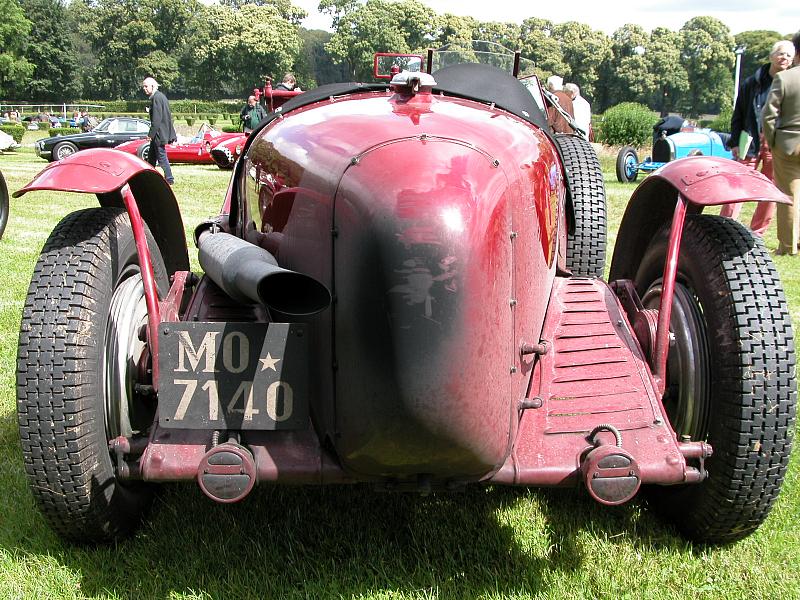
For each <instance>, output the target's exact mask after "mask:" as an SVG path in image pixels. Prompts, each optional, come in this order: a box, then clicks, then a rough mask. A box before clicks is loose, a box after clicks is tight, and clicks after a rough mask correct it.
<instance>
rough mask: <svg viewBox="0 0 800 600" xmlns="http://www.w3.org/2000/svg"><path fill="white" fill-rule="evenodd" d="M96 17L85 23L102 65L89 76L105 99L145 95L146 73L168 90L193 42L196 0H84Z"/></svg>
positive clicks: (98, 60) (84, 28)
mask: <svg viewBox="0 0 800 600" xmlns="http://www.w3.org/2000/svg"><path fill="white" fill-rule="evenodd" d="M84 2H85V3H86V4H87V5H88V6H90V7H91V9H92V10H91V19H89V20H88V21H85V22H82V23H81V28H82V33H83V34H84V35H85V36H86V37H87V39H89V40H90V41H91V45H92V50H93V52H94V54H95V56H96V58H97V64H96V66H95V68H94V69H93V71H92V73H91V75H90V77H91V81H92V85H93V87H94V89H95V90H96V92H97V93H98V95H100V97H101V98H129V97H131V96H136V95H141V92H140V91H139V85H140V83H141V80H142V79H143V78H144V77H148V76H152V77H155V78H156V79H157V80H158V81H159V83H160V84H161V85H162V86H163V87H165V88H168V89H169V88H172V87H173V86H176V85H177V84H178V83H179V79H180V78H181V74H180V70H179V68H178V56H180V55H181V50H182V48H183V46H184V44H186V42H187V40H188V32H189V31H191V30H192V23H193V21H194V18H195V15H196V14H198V13H199V12H200V9H201V5H200V4H199V2H198V1H197V0H84Z"/></svg>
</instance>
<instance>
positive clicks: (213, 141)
mask: <svg viewBox="0 0 800 600" xmlns="http://www.w3.org/2000/svg"><path fill="white" fill-rule="evenodd" d="M238 135H240V134H239V133H222V132H221V131H217V130H216V129H214V128H213V127H212V126H211V125H208V124H207V123H203V125H201V126H200V129H199V130H198V131H197V134H196V135H195V136H194V137H191V138H187V137H183V136H178V141H176V142H175V143H174V144H167V145H166V146H165V147H166V149H167V158H169V162H171V163H201V164H202V163H213V162H214V160H213V159H212V158H211V148H212V147H213V146H215V145H217V144H218V143H219V142H221V141H223V140H227V139H228V138H231V137H236V136H238ZM117 150H121V151H122V152H130V153H131V154H135V155H136V156H138V157H139V158H141V159H142V160H144V161H147V158H148V154H149V153H150V142H149V141H147V140H132V141H130V142H126V143H124V144H120V145H119V146H117Z"/></svg>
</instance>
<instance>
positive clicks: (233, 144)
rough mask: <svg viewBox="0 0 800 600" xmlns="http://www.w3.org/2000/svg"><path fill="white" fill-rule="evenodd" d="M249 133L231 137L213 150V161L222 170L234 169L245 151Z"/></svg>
mask: <svg viewBox="0 0 800 600" xmlns="http://www.w3.org/2000/svg"><path fill="white" fill-rule="evenodd" d="M249 135H250V134H249V133H240V134H237V135H235V136H232V137H229V138H228V139H226V140H225V141H223V142H220V143H219V144H217V145H216V146H214V147H213V148H211V159H212V160H213V161H214V162H215V163H216V165H217V166H218V167H219V168H220V169H232V168H233V165H234V163H235V162H236V161H237V160H238V159H239V156H241V154H242V150H244V145H245V143H246V142H247V138H248V136H249Z"/></svg>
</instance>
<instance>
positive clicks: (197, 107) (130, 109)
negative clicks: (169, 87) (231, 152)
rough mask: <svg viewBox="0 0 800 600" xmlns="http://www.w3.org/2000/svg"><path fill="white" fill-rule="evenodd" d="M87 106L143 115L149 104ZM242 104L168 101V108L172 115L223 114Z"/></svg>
mask: <svg viewBox="0 0 800 600" xmlns="http://www.w3.org/2000/svg"><path fill="white" fill-rule="evenodd" d="M87 103H88V104H102V105H103V108H102V109H98V110H102V111H103V112H107V113H143V112H145V108H146V107H147V105H148V104H149V103H150V101H149V100H144V99H143V100H112V101H109V102H87ZM243 104H244V101H242V102H224V101H213V100H191V99H189V100H170V101H169V107H170V110H171V111H172V112H173V113H176V112H177V113H193V114H196V113H223V112H231V111H233V110H236V111H238V110H239V109H240V108H241V105H243Z"/></svg>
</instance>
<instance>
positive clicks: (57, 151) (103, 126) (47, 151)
mask: <svg viewBox="0 0 800 600" xmlns="http://www.w3.org/2000/svg"><path fill="white" fill-rule="evenodd" d="M148 131H150V121H147V120H145V119H138V118H135V117H109V118H107V119H103V120H102V121H100V123H99V124H98V125H97V127H95V128H94V129H92V130H91V131H87V132H84V133H72V134H70V135H57V136H54V137H49V138H44V139H41V140H38V141H37V142H36V146H35V149H36V155H37V156H41V157H42V158H45V159H47V160H49V161H54V160H61V159H63V158H66V157H67V156H69V155H71V154H74V153H75V152H78V151H79V150H86V149H87V148H113V147H115V146H118V145H119V144H122V143H124V142H128V141H130V140H137V139H138V140H140V139H143V138H145V137H147V133H148Z"/></svg>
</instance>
